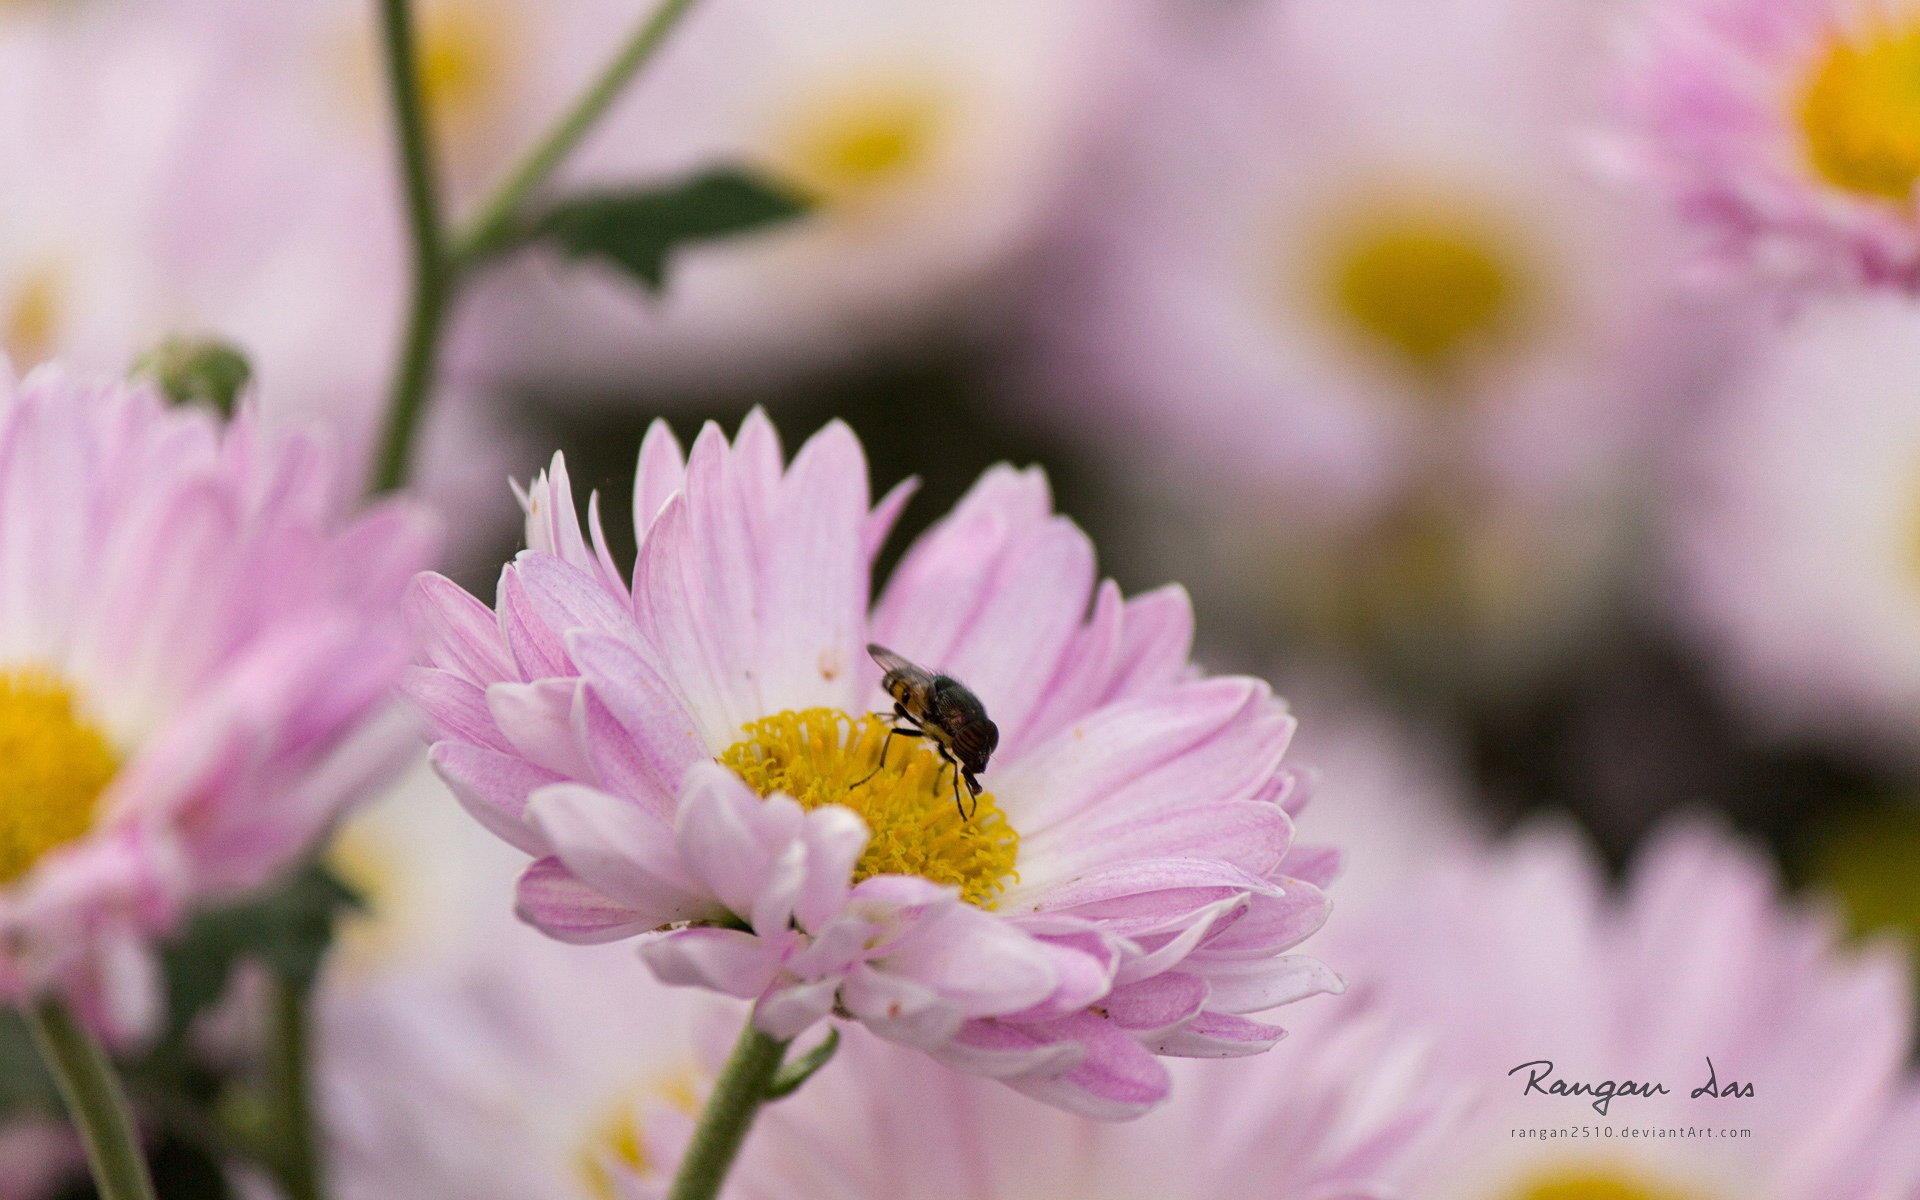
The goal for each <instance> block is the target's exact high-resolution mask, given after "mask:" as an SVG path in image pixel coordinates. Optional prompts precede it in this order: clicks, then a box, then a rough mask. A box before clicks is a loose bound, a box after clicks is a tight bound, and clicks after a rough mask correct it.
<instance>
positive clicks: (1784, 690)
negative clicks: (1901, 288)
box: [1670, 296, 1920, 763]
mask: <svg viewBox="0 0 1920 1200" xmlns="http://www.w3.org/2000/svg"><path fill="white" fill-rule="evenodd" d="M1676 450H1677V453H1678V455H1680V456H1681V458H1680V461H1679V463H1678V464H1677V467H1676V483H1675V491H1676V499H1675V502H1674V503H1673V505H1672V506H1671V530H1670V541H1671V543H1672V547H1671V549H1672V557H1673V560H1674V585H1673V592H1674V599H1675V601H1676V606H1677V608H1678V610H1679V612H1680V619H1681V620H1682V621H1683V622H1684V623H1686V624H1687V625H1688V626H1690V628H1691V629H1692V631H1693V633H1694V634H1695V635H1696V636H1697V637H1698V639H1699V640H1700V641H1701V642H1703V643H1704V644H1705V645H1706V646H1708V647H1709V648H1710V649H1711V650H1712V651H1713V652H1714V655H1715V659H1714V665H1715V666H1717V667H1718V668H1719V669H1720V670H1721V672H1722V673H1723V674H1724V675H1725V676H1726V677H1727V679H1728V681H1729V683H1730V684H1731V685H1732V689H1733V691H1734V694H1735V696H1736V698H1737V700H1738V702H1739V703H1740V705H1741V706H1742V707H1744V708H1745V709H1747V710H1748V711H1749V712H1751V713H1752V714H1753V715H1754V716H1755V718H1756V719H1757V720H1758V721H1759V722H1760V723H1761V724H1763V725H1764V726H1766V727H1767V728H1768V730H1769V732H1771V733H1773V734H1775V735H1782V734H1784V735H1806V734H1813V735H1816V736H1819V737H1822V738H1825V739H1828V740H1831V741H1833V742H1836V743H1839V744H1841V745H1843V746H1851V747H1853V748H1856V749H1860V748H1866V749H1873V750H1878V751H1880V752H1881V753H1883V754H1889V755H1890V756H1900V757H1904V758H1905V759H1906V760H1907V761H1908V762H1909V763H1911V762H1913V761H1914V759H1915V751H1916V750H1920V302H1914V301H1910V300H1907V299H1905V298H1903V297H1895V296H1859V297H1847V298H1841V297H1836V298H1833V299H1830V300H1825V301H1819V302H1815V303H1813V304H1811V305H1810V306H1809V307H1808V308H1807V309H1806V310H1805V311H1803V312H1802V313H1800V314H1799V315H1798V317H1796V318H1795V319H1794V320H1793V321H1792V322H1791V323H1790V324H1789V325H1788V326H1787V327H1786V328H1784V329H1783V330H1782V331H1781V332H1780V333H1779V334H1778V335H1777V336H1776V338H1775V339H1774V343H1773V344H1772V345H1770V346H1769V347H1768V348H1767V349H1766V350H1765V351H1764V352H1762V353H1761V354H1760V355H1758V356H1757V357H1756V358H1755V359H1754V360H1753V361H1752V362H1750V363H1749V365H1748V368H1747V370H1746V371H1745V373H1744V375H1743V377H1742V378H1741V379H1739V380H1738V381H1736V383H1735V385H1734V386H1732V387H1731V388H1730V389H1728V390H1727V392H1726V394H1725V395H1724V396H1723V397H1721V400H1720V404H1719V407H1718V411H1716V412H1715V413H1713V414H1712V415H1711V416H1709V417H1708V419H1707V420H1705V421H1704V422H1703V423H1702V425H1701V426H1700V428H1699V429H1698V430H1697V432H1696V434H1695V435H1694V436H1693V437H1691V438H1690V439H1688V440H1687V441H1686V442H1685V443H1684V444H1682V445H1680V446H1678V447H1677V448H1676Z"/></svg>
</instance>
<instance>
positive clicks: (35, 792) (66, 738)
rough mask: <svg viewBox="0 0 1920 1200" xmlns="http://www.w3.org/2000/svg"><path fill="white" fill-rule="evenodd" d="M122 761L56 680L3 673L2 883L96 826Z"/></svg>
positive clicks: (0, 690)
mask: <svg viewBox="0 0 1920 1200" xmlns="http://www.w3.org/2000/svg"><path fill="white" fill-rule="evenodd" d="M119 768H120V760H119V758H118V756H117V755H116V754H115V753H114V750H113V746H112V744H111V743H109V742H108V741H107V738H106V735H105V734H103V733H102V732H101V731H100V730H99V729H98V728H97V727H96V726H95V725H93V723H92V722H90V721H88V720H87V719H86V717H85V716H84V715H83V714H82V713H81V712H80V709H79V705H78V703H77V702H76V701H75V699H74V695H73V693H72V692H71V691H70V690H68V689H67V687H66V686H65V685H64V684H62V683H61V682H60V681H59V680H58V679H55V678H54V677H52V676H50V675H48V674H45V673H44V672H41V671H36V670H32V669H28V670H15V671H7V672H3V673H0V884H8V883H12V882H13V881H14V880H16V879H19V878H20V877H21V876H23V875H25V874H26V873H27V872H28V871H29V870H31V869H32V868H33V865H34V863H36V862H38V861H39V860H40V858H41V856H42V855H44V854H46V852H47V851H49V850H52V849H54V848H55V847H58V846H63V845H65V844H67V843H68V842H71V841H74V840H75V839H77V838H80V837H82V836H83V835H85V834H86V832H87V830H89V829H91V828H92V827H93V821H94V817H95V816H96V815H97V810H98V808H99V802H100V796H101V794H102V793H103V792H105V791H106V790H107V785H108V784H109V783H111V782H113V776H114V773H115V772H116V771H118V770H119Z"/></svg>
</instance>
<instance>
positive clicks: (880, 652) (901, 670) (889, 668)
mask: <svg viewBox="0 0 1920 1200" xmlns="http://www.w3.org/2000/svg"><path fill="white" fill-rule="evenodd" d="M867 653H868V654H871V655H872V656H873V661H875V662H877V663H879V664H880V669H881V670H882V671H885V672H886V673H887V674H889V675H907V676H912V675H925V676H926V679H927V682H928V683H929V684H931V683H932V682H933V676H932V675H930V674H928V673H927V672H926V671H923V670H921V669H920V668H919V667H916V666H914V665H913V664H912V663H910V662H908V661H907V660H906V659H904V658H901V657H900V656H899V655H898V654H895V653H894V652H893V651H891V650H889V649H887V648H886V647H885V646H882V645H880V644H879V643H877V642H868V643H867Z"/></svg>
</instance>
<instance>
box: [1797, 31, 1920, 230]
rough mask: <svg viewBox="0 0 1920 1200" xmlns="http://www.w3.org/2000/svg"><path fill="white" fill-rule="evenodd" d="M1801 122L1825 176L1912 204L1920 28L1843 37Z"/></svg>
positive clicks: (1814, 82)
mask: <svg viewBox="0 0 1920 1200" xmlns="http://www.w3.org/2000/svg"><path fill="white" fill-rule="evenodd" d="M1799 117H1800V128H1801V132H1802V134H1803V135H1804V136H1805V138H1806V155H1807V160H1808V162H1809V163H1811V164H1812V166H1813V169H1814V171H1815V172H1816V173H1817V174H1818V175H1819V176H1820V177H1821V178H1822V179H1825V180H1826V181H1827V182H1828V183H1830V184H1832V185H1834V186H1835V187H1837V188H1841V189H1843V190H1845V191H1849V192H1857V193H1859V194H1861V195H1864V196H1872V197H1876V198H1880V199H1886V200H1894V201H1905V200H1907V199H1908V198H1909V197H1910V196H1911V195H1912V194H1913V186H1914V183H1915V182H1916V181H1917V180H1920V23H1915V24H1912V25H1906V26H1886V25H1876V27H1873V28H1870V29H1868V30H1867V31H1866V32H1865V33H1864V34H1863V35H1861V36H1857V37H1847V36H1840V37H1837V38H1836V39H1835V40H1834V42H1833V44H1832V45H1831V46H1830V47H1829V48H1828V49H1827V51H1826V53H1825V54H1824V55H1823V56H1822V57H1821V58H1820V59H1819V61H1818V62H1817V63H1816V64H1815V65H1814V68H1813V70H1812V71H1810V72H1809V73H1808V75H1807V77H1806V82H1805V84H1804V85H1803V86H1802V89H1801V92H1800V112H1799Z"/></svg>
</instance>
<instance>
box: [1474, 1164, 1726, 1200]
mask: <svg viewBox="0 0 1920 1200" xmlns="http://www.w3.org/2000/svg"><path fill="white" fill-rule="evenodd" d="M1501 1200H1706V1197H1704V1196H1702V1195H1701V1194H1700V1193H1698V1192H1694V1191H1691V1190H1688V1191H1681V1190H1676V1189H1674V1188H1670V1187H1666V1186H1664V1185H1662V1184H1656V1183H1650V1182H1648V1181H1646V1180H1645V1179H1643V1178H1642V1177H1640V1176H1639V1175H1638V1174H1636V1173H1633V1172H1629V1171H1623V1170H1617V1169H1614V1168H1612V1167H1605V1166H1603V1167H1598V1168H1595V1167H1574V1168H1571V1169H1566V1168H1562V1169H1558V1170H1553V1171H1549V1172H1547V1173H1546V1174H1544V1175H1540V1176H1537V1177H1535V1178H1534V1179H1531V1180H1529V1181H1528V1182H1527V1183H1526V1184H1525V1185H1524V1186H1522V1187H1521V1188H1520V1189H1519V1190H1517V1191H1514V1192H1510V1193H1507V1194H1506V1195H1504V1196H1503V1197H1502V1198H1501Z"/></svg>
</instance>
